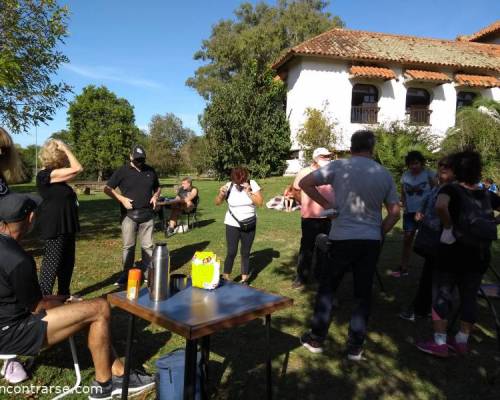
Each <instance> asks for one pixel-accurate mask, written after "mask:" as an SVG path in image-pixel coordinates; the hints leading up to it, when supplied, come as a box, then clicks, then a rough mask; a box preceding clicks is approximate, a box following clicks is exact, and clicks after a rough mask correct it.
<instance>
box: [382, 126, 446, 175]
mask: <svg viewBox="0 0 500 400" xmlns="http://www.w3.org/2000/svg"><path fill="white" fill-rule="evenodd" d="M374 132H375V135H376V136H377V144H376V146H375V159H376V160H377V161H378V162H380V163H381V164H382V165H383V166H384V167H386V168H387V169H388V170H389V171H390V172H391V174H392V175H393V177H394V180H395V182H396V183H397V182H399V181H400V180H401V175H402V174H403V172H404V171H405V170H406V165H405V156H406V154H407V153H408V152H409V151H412V150H418V151H420V152H421V153H422V154H423V155H424V157H425V158H426V160H428V164H429V166H430V167H431V168H432V167H433V165H432V163H433V161H435V160H436V159H437V157H438V154H437V153H436V150H437V149H438V139H437V137H435V136H433V135H431V134H430V133H429V131H428V130H427V129H426V128H422V127H418V126H411V125H407V124H404V123H401V122H392V123H390V124H388V125H386V126H380V127H379V128H377V129H376V130H375V131H374Z"/></svg>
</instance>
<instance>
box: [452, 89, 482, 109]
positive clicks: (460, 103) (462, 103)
mask: <svg viewBox="0 0 500 400" xmlns="http://www.w3.org/2000/svg"><path fill="white" fill-rule="evenodd" d="M476 97H477V93H474V92H458V93H457V110H458V109H459V108H460V107H469V106H471V105H472V103H474V100H475V99H476Z"/></svg>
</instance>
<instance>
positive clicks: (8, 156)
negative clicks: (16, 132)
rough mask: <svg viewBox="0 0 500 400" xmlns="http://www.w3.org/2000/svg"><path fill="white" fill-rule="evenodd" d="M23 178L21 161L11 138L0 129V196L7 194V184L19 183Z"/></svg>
mask: <svg viewBox="0 0 500 400" xmlns="http://www.w3.org/2000/svg"><path fill="white" fill-rule="evenodd" d="M22 177H23V169H22V165H21V160H20V158H19V155H18V154H17V151H16V147H15V146H14V142H13V141H12V138H11V137H10V135H9V134H8V133H7V131H6V130H5V129H3V128H0V196H4V195H6V194H7V193H9V185H8V184H9V183H14V182H19V181H20V180H21V179H22Z"/></svg>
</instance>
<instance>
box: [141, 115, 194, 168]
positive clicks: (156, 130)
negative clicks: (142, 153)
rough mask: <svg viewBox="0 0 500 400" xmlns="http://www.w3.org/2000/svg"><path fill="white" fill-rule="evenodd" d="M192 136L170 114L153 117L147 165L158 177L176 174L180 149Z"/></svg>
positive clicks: (174, 116) (180, 159)
mask: <svg viewBox="0 0 500 400" xmlns="http://www.w3.org/2000/svg"><path fill="white" fill-rule="evenodd" d="M193 136H194V132H193V131H192V130H191V129H189V128H186V127H184V126H183V124H182V120H181V119H180V118H179V117H177V116H176V115H174V114H172V113H167V114H165V115H158V114H157V115H153V117H152V118H151V122H150V123H149V137H148V146H147V148H148V149H147V153H148V163H149V164H151V165H152V166H153V167H155V169H156V171H157V172H158V173H159V174H160V175H168V174H175V173H178V172H179V170H180V168H181V166H182V157H181V149H182V147H183V146H184V144H185V143H186V142H187V141H188V140H189V139H190V138H191V137H193Z"/></svg>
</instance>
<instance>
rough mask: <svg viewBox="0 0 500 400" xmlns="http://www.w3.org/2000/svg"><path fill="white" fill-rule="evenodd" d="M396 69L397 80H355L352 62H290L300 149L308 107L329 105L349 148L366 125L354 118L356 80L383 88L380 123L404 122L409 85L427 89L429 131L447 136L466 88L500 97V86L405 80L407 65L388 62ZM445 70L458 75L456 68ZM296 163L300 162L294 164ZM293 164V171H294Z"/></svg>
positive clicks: (292, 115)
mask: <svg viewBox="0 0 500 400" xmlns="http://www.w3.org/2000/svg"><path fill="white" fill-rule="evenodd" d="M387 67H389V68H391V69H392V70H393V71H394V72H395V74H396V79H391V80H389V81H381V80H368V79H363V80H359V79H356V80H351V79H349V72H348V69H349V65H348V63H347V62H343V61H336V60H331V59H321V58H310V57H308V58H296V59H295V60H293V62H291V63H290V65H289V71H288V77H287V86H288V94H287V107H286V108H287V116H288V119H289V122H290V130H291V136H292V137H291V139H292V150H298V149H299V145H298V143H297V141H296V137H297V132H298V131H299V130H300V128H301V127H302V125H303V123H304V122H305V119H306V116H305V111H306V109H307V108H308V107H312V108H317V109H325V111H326V112H327V113H328V115H329V116H330V117H331V118H332V119H333V120H334V121H335V122H336V123H337V132H338V133H339V134H340V136H341V138H340V139H341V140H340V142H339V144H338V148H339V149H348V148H349V142H350V137H351V135H352V134H353V133H354V132H355V131H356V130H358V129H362V128H364V127H366V125H364V124H352V123H351V96H352V87H353V85H354V84H356V83H367V84H371V85H374V86H376V87H377V89H378V91H379V102H378V106H379V107H380V111H379V114H378V121H379V123H382V124H383V123H389V122H392V121H404V120H406V118H407V116H406V114H405V112H406V109H405V105H406V92H407V88H408V87H420V88H424V89H426V90H427V91H428V92H429V94H430V96H431V103H430V106H429V108H430V110H432V113H431V117H430V126H429V130H430V131H431V133H432V134H434V135H437V136H439V137H444V135H445V133H446V131H447V129H448V128H450V127H452V126H453V125H454V124H455V111H456V102H457V92H458V91H460V90H466V91H475V92H477V93H480V94H481V95H483V96H485V97H490V98H493V99H495V100H500V88H493V89H487V90H482V91H478V90H471V89H463V88H457V87H455V84H454V83H447V84H443V85H434V84H421V83H420V84H419V83H412V82H405V78H404V76H403V72H404V69H403V67H401V66H398V65H387ZM442 72H444V73H446V74H448V75H449V77H450V78H452V79H453V72H452V71H451V70H443V71H442ZM292 165H293V166H294V167H295V166H296V165H297V163H292V164H290V168H292ZM290 168H289V170H288V171H287V173H293V172H294V171H292V170H291V169H290Z"/></svg>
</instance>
